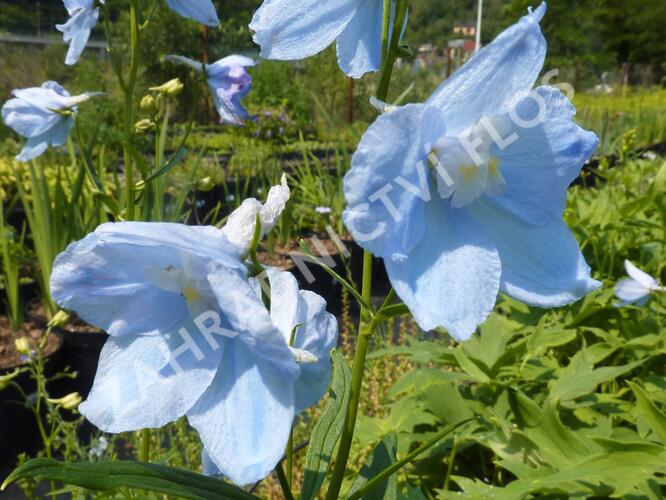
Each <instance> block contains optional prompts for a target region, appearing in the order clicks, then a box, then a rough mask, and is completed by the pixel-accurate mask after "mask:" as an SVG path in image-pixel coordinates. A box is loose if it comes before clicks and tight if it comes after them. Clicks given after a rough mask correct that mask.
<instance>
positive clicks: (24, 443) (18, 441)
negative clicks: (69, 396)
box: [0, 332, 63, 468]
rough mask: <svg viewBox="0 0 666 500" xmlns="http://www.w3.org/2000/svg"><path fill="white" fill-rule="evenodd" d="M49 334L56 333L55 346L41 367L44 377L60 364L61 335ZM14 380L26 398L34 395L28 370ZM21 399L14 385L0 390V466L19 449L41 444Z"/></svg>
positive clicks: (8, 463)
mask: <svg viewBox="0 0 666 500" xmlns="http://www.w3.org/2000/svg"><path fill="white" fill-rule="evenodd" d="M51 335H55V336H57V338H58V339H59V346H58V348H57V349H56V351H55V352H53V353H51V354H50V355H49V356H48V357H47V359H46V363H45V368H44V369H45V374H46V376H47V377H49V376H51V375H53V374H55V373H57V372H58V371H59V370H60V367H61V365H62V359H61V358H62V346H63V339H62V337H61V335H60V334H59V333H54V332H51ZM15 368H16V367H11V368H4V369H0V376H2V375H7V374H9V373H11V372H12V371H14V369H15ZM14 382H15V383H16V384H18V385H19V386H20V387H21V390H22V391H23V392H24V393H25V394H26V395H28V397H29V398H35V396H36V390H37V387H36V384H35V381H34V380H32V379H31V378H30V375H29V374H28V373H22V374H21V375H19V376H18V377H16V378H15V379H14ZM56 383H57V382H56ZM54 384H55V383H54ZM47 388H48V390H49V391H51V390H52V389H54V388H53V387H52V385H48V386H47ZM54 390H55V389H54ZM23 403H24V401H23V397H22V396H21V393H20V392H19V391H18V390H17V389H16V388H15V387H13V386H9V387H7V388H6V389H5V390H3V391H0V433H1V434H2V445H1V446H0V468H3V467H7V466H12V465H15V462H16V457H17V455H18V454H19V453H27V454H28V455H34V454H35V453H36V452H37V451H38V450H40V449H41V447H42V440H41V437H40V435H39V428H38V426H37V422H36V420H35V416H34V414H33V413H32V411H31V410H29V409H28V408H26V407H25V405H24V404H23Z"/></svg>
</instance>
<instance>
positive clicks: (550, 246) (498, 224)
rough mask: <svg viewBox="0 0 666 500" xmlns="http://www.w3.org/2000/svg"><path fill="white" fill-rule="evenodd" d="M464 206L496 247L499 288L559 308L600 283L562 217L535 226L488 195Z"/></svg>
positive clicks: (535, 304)
mask: <svg viewBox="0 0 666 500" xmlns="http://www.w3.org/2000/svg"><path fill="white" fill-rule="evenodd" d="M467 208H468V209H469V211H470V212H471V213H472V214H473V216H474V218H475V219H477V220H478V221H479V223H481V224H483V226H484V227H485V228H486V230H487V231H488V232H489V233H490V235H491V236H492V238H493V241H494V243H495V245H496V246H497V249H498V250H499V256H500V260H501V262H502V284H501V290H502V291H503V292H504V293H506V294H508V295H510V296H511V297H513V298H515V299H517V300H520V301H522V302H525V303H527V304H529V305H533V306H539V307H559V306H563V305H566V304H569V303H571V302H574V301H576V300H578V299H580V298H581V297H583V296H584V295H586V294H588V293H590V292H591V291H593V290H596V289H597V288H599V286H601V284H600V283H599V282H598V281H596V280H594V279H592V278H591V276H590V266H588V265H587V263H586V262H585V258H584V257H583V254H582V253H581V251H580V248H579V246H578V242H577V241H576V238H574V236H573V234H572V233H571V230H570V229H569V228H568V227H567V225H566V224H565V223H564V221H563V220H562V219H558V220H555V221H553V222H550V223H548V224H545V225H541V226H535V225H533V224H530V223H528V222H524V221H523V220H521V219H519V218H518V217H516V216H514V215H513V214H511V213H510V212H507V211H506V210H504V209H502V208H501V207H500V206H498V205H496V204H493V203H492V202H491V201H490V200H478V201H476V202H474V203H472V204H470V205H469V206H468V207H467Z"/></svg>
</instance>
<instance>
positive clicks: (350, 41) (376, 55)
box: [337, 0, 384, 78]
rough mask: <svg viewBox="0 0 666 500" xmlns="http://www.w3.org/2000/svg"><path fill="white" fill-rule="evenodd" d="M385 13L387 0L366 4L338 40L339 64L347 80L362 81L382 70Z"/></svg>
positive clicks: (362, 4) (371, 1) (363, 3)
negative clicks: (383, 20)
mask: <svg viewBox="0 0 666 500" xmlns="http://www.w3.org/2000/svg"><path fill="white" fill-rule="evenodd" d="M383 12H384V0H365V1H364V2H362V3H361V6H360V7H359V9H358V11H357V12H356V14H355V15H354V17H353V18H352V19H351V20H350V21H349V24H347V27H346V28H345V29H344V30H343V31H342V33H340V35H339V36H338V41H337V52H338V62H339V64H340V69H342V71H344V72H345V74H346V75H347V76H351V77H352V78H361V77H362V76H363V75H364V74H365V73H368V72H370V71H377V70H378V69H379V67H380V65H381V56H382V18H383Z"/></svg>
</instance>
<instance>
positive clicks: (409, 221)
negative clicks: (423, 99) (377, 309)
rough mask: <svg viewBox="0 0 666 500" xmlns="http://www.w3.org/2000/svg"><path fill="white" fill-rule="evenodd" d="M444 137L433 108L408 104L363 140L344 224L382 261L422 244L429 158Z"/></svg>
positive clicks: (347, 181)
mask: <svg viewBox="0 0 666 500" xmlns="http://www.w3.org/2000/svg"><path fill="white" fill-rule="evenodd" d="M442 133H444V124H443V123H442V121H441V114H440V113H439V111H437V110H436V109H434V108H428V107H424V106H422V105H419V104H409V105H407V106H404V107H402V108H399V109H397V110H395V111H392V112H390V113H386V114H384V115H382V116H380V117H379V118H377V120H376V121H375V123H373V124H372V125H371V126H370V128H368V130H367V131H366V133H365V134H363V138H362V139H361V142H360V143H359V145H358V148H357V150H356V153H354V156H353V158H352V168H351V170H350V171H349V172H348V173H347V175H345V178H344V193H345V198H346V199H347V203H348V206H347V208H346V209H345V211H344V213H343V220H344V223H345V225H346V226H347V228H348V229H349V230H350V232H351V233H352V235H353V236H354V239H355V240H356V241H357V242H358V244H359V245H361V246H362V247H363V248H365V249H366V250H369V251H371V252H372V253H374V254H375V255H378V256H380V257H385V258H390V257H391V256H392V255H394V254H407V253H408V252H409V250H410V249H411V248H412V247H413V246H414V245H415V244H416V243H417V242H418V241H419V240H420V239H421V237H422V235H423V233H424V231H425V226H424V224H423V219H424V211H425V204H426V203H427V202H428V201H429V200H430V199H431V198H432V195H436V192H431V191H432V190H431V186H430V180H429V178H430V165H429V163H428V162H429V160H428V154H429V153H430V151H431V148H432V144H434V143H435V141H436V139H437V138H438V137H439V136H440V135H441V134H442Z"/></svg>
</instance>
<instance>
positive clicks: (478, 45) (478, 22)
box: [474, 0, 483, 53]
mask: <svg viewBox="0 0 666 500" xmlns="http://www.w3.org/2000/svg"><path fill="white" fill-rule="evenodd" d="M482 15H483V0H479V11H478V12H477V15H476V43H475V44H474V52H475V53H476V52H478V51H479V49H480V48H481V16H482Z"/></svg>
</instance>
